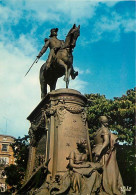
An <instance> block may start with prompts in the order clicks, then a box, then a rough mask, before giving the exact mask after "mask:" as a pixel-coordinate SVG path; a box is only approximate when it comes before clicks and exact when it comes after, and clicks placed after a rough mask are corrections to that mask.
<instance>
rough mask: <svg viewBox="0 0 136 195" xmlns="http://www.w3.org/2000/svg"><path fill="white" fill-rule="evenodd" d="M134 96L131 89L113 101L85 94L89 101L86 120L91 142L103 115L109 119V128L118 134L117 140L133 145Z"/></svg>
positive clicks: (101, 96)
mask: <svg viewBox="0 0 136 195" xmlns="http://www.w3.org/2000/svg"><path fill="white" fill-rule="evenodd" d="M135 95H136V92H135V90H133V89H130V90H128V91H127V92H126V95H123V96H122V97H114V99H113V100H109V99H106V97H105V96H104V95H100V94H86V97H87V99H88V101H89V103H88V108H87V119H88V125H89V133H90V139H91V141H92V138H93V135H94V132H95V131H96V129H98V127H99V117H100V116H101V115H105V116H107V117H108V118H109V128H110V129H111V130H112V131H115V132H116V133H117V134H118V137H119V140H120V141H122V142H125V143H128V144H133V145H134V142H135V130H136V127H135V115H134V111H135V108H136V107H135Z"/></svg>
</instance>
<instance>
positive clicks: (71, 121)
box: [26, 89, 91, 184]
mask: <svg viewBox="0 0 136 195" xmlns="http://www.w3.org/2000/svg"><path fill="white" fill-rule="evenodd" d="M86 103H87V99H86V97H85V96H83V95H82V94H81V93H80V92H78V91H76V90H73V89H58V90H54V91H52V92H50V93H48V94H47V95H46V97H45V98H44V99H43V100H42V101H41V102H40V104H39V105H38V106H37V107H36V108H35V109H34V110H33V112H32V113H31V114H30V115H29V116H28V118H27V119H28V120H29V121H30V123H31V127H30V129H29V135H30V144H31V146H30V152H29V160H28V168H27V173H26V184H27V183H28V182H30V181H29V180H31V178H32V176H33V175H35V174H36V173H37V171H39V169H40V168H42V167H44V164H46V163H47V164H48V174H47V178H46V179H47V180H50V178H55V176H56V175H59V176H63V175H64V174H65V173H66V172H67V171H68V169H67V165H68V163H69V161H68V157H69V154H70V152H71V151H73V150H74V149H76V143H77V142H78V141H79V140H80V139H84V140H87V147H88V151H90V144H89V136H88V128H87V122H86V113H85V106H86ZM90 157H91V155H90Z"/></svg>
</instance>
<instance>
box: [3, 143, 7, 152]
mask: <svg viewBox="0 0 136 195" xmlns="http://www.w3.org/2000/svg"><path fill="white" fill-rule="evenodd" d="M7 151H8V144H2V152H7Z"/></svg>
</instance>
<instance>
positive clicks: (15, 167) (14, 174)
mask: <svg viewBox="0 0 136 195" xmlns="http://www.w3.org/2000/svg"><path fill="white" fill-rule="evenodd" d="M28 139H29V136H27V135H25V136H24V137H23V138H20V137H19V138H18V139H15V142H14V143H13V144H11V146H12V148H13V152H14V158H15V164H11V165H10V166H8V167H6V168H5V174H6V176H7V178H6V183H7V184H9V185H10V186H11V187H12V189H13V188H14V189H17V190H18V189H19V188H20V187H21V185H22V181H23V179H24V176H25V171H26V168H27V161H28V151H29V141H28Z"/></svg>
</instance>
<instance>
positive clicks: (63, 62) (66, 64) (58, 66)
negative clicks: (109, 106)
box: [40, 24, 80, 98]
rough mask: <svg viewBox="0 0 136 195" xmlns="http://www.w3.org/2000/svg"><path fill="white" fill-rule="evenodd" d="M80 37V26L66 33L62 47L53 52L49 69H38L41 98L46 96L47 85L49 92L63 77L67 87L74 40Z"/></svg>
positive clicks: (74, 44) (74, 26)
mask: <svg viewBox="0 0 136 195" xmlns="http://www.w3.org/2000/svg"><path fill="white" fill-rule="evenodd" d="M79 35H80V26H78V27H76V25H75V24H74V25H73V27H72V28H71V29H70V31H69V32H68V34H67V36H66V39H65V41H64V44H63V46H62V47H61V48H60V49H59V50H58V51H55V54H54V56H53V59H52V62H51V65H50V67H49V69H47V70H43V66H42V67H41V69H40V84H41V98H44V97H45V95H46V94H47V84H48V85H49V86H50V91H52V90H55V88H56V83H57V79H58V78H60V77H62V76H63V75H65V77H64V80H65V82H66V88H68V85H69V78H70V74H71V70H72V68H73V67H72V64H73V55H72V52H73V49H74V47H75V46H76V40H77V38H78V36H79Z"/></svg>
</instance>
